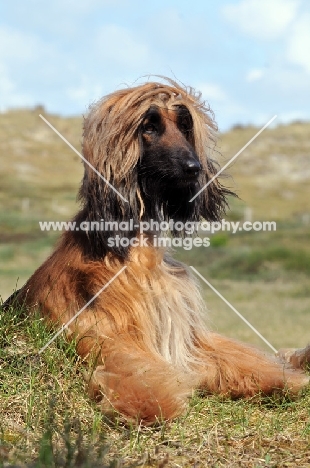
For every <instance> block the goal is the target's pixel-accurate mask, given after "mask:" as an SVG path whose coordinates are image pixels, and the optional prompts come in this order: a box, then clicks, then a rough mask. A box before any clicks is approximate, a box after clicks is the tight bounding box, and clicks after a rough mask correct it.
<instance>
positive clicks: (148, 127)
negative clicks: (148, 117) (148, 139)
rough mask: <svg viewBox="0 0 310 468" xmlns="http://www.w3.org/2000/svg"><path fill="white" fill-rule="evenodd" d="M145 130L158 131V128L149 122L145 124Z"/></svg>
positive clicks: (146, 131) (147, 131)
mask: <svg viewBox="0 0 310 468" xmlns="http://www.w3.org/2000/svg"><path fill="white" fill-rule="evenodd" d="M143 132H144V133H156V132H157V128H156V126H155V125H154V124H152V123H147V124H145V125H144V126H143Z"/></svg>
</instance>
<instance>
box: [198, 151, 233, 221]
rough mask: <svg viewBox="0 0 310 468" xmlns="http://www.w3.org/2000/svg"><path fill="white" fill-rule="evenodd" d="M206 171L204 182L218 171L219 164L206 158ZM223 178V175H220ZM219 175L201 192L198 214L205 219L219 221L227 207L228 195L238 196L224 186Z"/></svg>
mask: <svg viewBox="0 0 310 468" xmlns="http://www.w3.org/2000/svg"><path fill="white" fill-rule="evenodd" d="M207 165H208V171H207V174H206V182H205V183H208V181H209V180H211V179H212V178H213V177H214V176H215V175H216V174H217V172H218V171H219V169H220V167H219V165H218V164H217V163H216V162H215V161H213V160H211V159H208V163H207ZM219 177H221V178H223V177H225V175H222V174H221V175H220V176H219ZM219 177H217V178H216V179H214V180H213V181H212V182H211V183H210V184H209V185H208V186H207V187H206V188H205V190H204V191H203V192H202V194H201V196H202V201H201V209H200V215H201V216H202V217H203V218H204V219H206V220H207V221H219V220H220V219H221V218H222V216H223V215H224V214H225V213H226V210H227V209H228V208H229V204H228V199H227V198H228V197H238V195H237V194H236V193H234V192H233V191H232V190H230V189H228V188H226V187H224V186H223V185H222V184H221V182H220V181H219Z"/></svg>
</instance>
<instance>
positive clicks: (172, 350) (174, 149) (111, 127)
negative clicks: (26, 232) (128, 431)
mask: <svg viewBox="0 0 310 468" xmlns="http://www.w3.org/2000/svg"><path fill="white" fill-rule="evenodd" d="M215 139H216V124H215V123H214V117H213V114H212V112H211V110H210V108H209V107H208V105H207V104H205V102H204V101H203V100H202V98H201V95H200V94H199V93H197V92H195V91H194V89H192V88H186V87H184V86H183V85H182V86H181V85H180V84H178V83H176V82H175V81H173V80H169V79H164V80H163V82H147V83H145V84H143V85H139V86H135V87H132V88H127V89H122V90H118V91H116V92H114V93H112V94H110V95H108V96H106V97H104V98H103V99H101V100H100V101H99V102H97V103H96V104H94V105H92V106H91V107H90V111H89V113H88V115H87V116H86V118H85V119H84V132H83V143H82V148H83V156H84V158H85V160H86V162H85V164H84V166H85V167H84V168H85V173H84V178H83V181H82V184H81V188H80V191H79V198H80V200H81V203H82V208H81V210H80V211H79V212H78V213H77V215H76V216H75V218H74V221H75V223H76V226H81V225H82V223H84V226H85V223H86V226H88V227H89V226H91V225H92V224H91V223H98V222H103V221H104V222H105V223H107V225H108V229H103V230H101V229H90V228H87V229H76V230H75V231H67V232H65V233H64V234H63V235H62V237H61V239H60V242H59V244H58V246H57V247H56V249H55V251H54V253H53V254H52V255H51V256H50V257H49V258H48V259H47V260H46V261H45V263H43V265H42V266H40V267H39V268H38V270H37V271H36V272H35V273H34V274H33V276H32V277H31V278H30V279H29V280H28V282H27V283H26V284H25V285H24V286H23V287H22V289H21V290H19V291H18V292H17V294H16V295H15V297H14V302H18V303H19V304H22V305H24V306H26V308H27V310H29V313H31V310H33V309H39V310H40V312H41V314H42V315H43V316H44V317H45V318H46V321H47V322H49V323H53V324H54V325H56V326H57V327H61V326H63V325H65V324H68V322H69V321H70V325H69V326H68V327H67V329H66V330H65V332H64V333H65V334H66V336H67V338H68V339H69V340H70V339H74V340H75V341H76V347H77V351H78V353H79V354H80V356H81V357H82V358H83V359H84V360H85V361H88V362H90V363H91V369H92V370H91V372H90V373H89V374H88V377H87V385H88V391H89V394H90V395H91V397H92V398H94V399H95V400H96V401H97V402H98V404H99V405H100V406H101V408H102V411H103V412H105V413H106V414H108V415H112V414H115V412H117V413H118V414H121V415H122V416H123V417H124V418H125V419H126V420H127V421H136V422H139V423H141V424H152V423H155V422H156V421H160V420H170V419H173V418H175V417H177V416H178V415H180V414H181V413H182V411H184V408H185V407H186V404H187V401H188V398H189V397H190V396H191V395H192V392H193V390H198V391H200V393H201V394H204V395H208V394H220V395H225V396H230V397H232V398H239V397H245V398H249V397H252V396H254V395H256V394H259V393H262V394H265V395H270V394H272V393H274V392H283V393H284V392H289V393H290V394H292V395H294V394H298V392H299V391H300V390H301V389H302V388H304V387H305V386H306V385H307V384H308V382H309V378H308V377H307V375H306V374H305V373H304V372H303V371H302V370H295V369H293V368H292V366H290V365H289V364H287V363H285V362H284V360H283V359H280V358H276V357H273V356H269V355H266V354H265V353H263V352H261V351H259V350H257V349H254V348H252V347H250V346H248V345H245V344H242V343H239V342H237V341H235V340H232V339H229V338H225V337H224V336H221V335H219V334H217V333H214V332H212V331H210V330H209V329H208V328H207V326H206V324H205V320H204V317H205V308H204V304H203V301H202V298H201V295H200V292H199V287H198V285H197V283H196V281H195V279H194V278H193V275H192V274H191V272H190V271H189V269H188V268H187V267H186V266H185V265H183V264H182V263H180V262H178V261H176V260H174V259H173V258H172V256H171V255H170V252H169V250H168V249H165V248H162V247H158V246H157V245H156V243H155V240H156V239H157V238H158V236H160V235H161V234H162V232H161V230H160V227H158V226H160V223H162V222H166V223H170V224H169V226H172V228H171V239H175V238H182V236H184V235H185V233H184V231H182V230H177V229H175V228H174V226H176V223H177V222H179V223H183V224H185V223H186V222H199V221H200V220H201V219H205V220H208V221H216V220H219V219H220V218H221V215H222V214H223V212H225V209H226V208H227V197H228V196H229V195H233V193H232V192H231V191H230V190H228V189H227V188H225V187H224V186H223V185H222V184H221V183H220V182H219V179H218V178H215V179H214V180H213V181H212V183H209V184H208V185H207V187H205V186H206V184H207V183H208V182H209V181H211V179H213V177H214V176H215V175H216V173H217V171H218V167H217V165H216V163H215V162H214V161H213V160H212V158H211V156H212V148H213V147H214V145H215ZM204 187H205V188H204ZM202 188H204V190H202V191H201V189H202ZM198 193H199V194H198ZM194 197H195V198H194ZM171 220H173V222H174V224H173V225H172V224H171ZM115 222H117V223H115ZM146 222H149V223H150V224H152V222H153V224H154V226H155V227H154V226H153V227H152V226H151V227H150V229H148V230H147V231H144V232H141V228H140V226H141V223H146ZM121 223H123V224H122V226H123V228H122V229H121V228H120V226H121ZM130 223H131V227H132V226H133V228H130ZM156 223H157V224H156ZM116 240H117V241H116ZM124 267H125V268H124ZM122 269H123V270H122ZM105 285H107V287H106V288H104V287H105ZM102 288H104V289H103V290H102ZM101 290H102V291H101ZM99 291H101V293H100V294H99V295H97V293H98V292H99ZM96 295H97V296H96ZM94 297H95V299H94V300H93V301H92V298H94ZM91 301H92V302H91ZM9 303H10V301H9V302H7V304H6V305H7V306H8V305H9ZM88 303H89V306H88V307H87V308H86V309H85V310H83V312H81V313H80V314H78V315H77V312H78V311H79V310H81V308H83V307H84V306H85V304H88ZM308 351H309V350H308ZM293 364H295V365H296V367H298V366H299V364H300V363H299V364H296V363H293Z"/></svg>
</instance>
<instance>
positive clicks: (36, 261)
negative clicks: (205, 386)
mask: <svg viewBox="0 0 310 468" xmlns="http://www.w3.org/2000/svg"><path fill="white" fill-rule="evenodd" d="M40 112H41V113H43V114H44V112H43V110H42V109H40ZM38 114H39V111H38V112H36V111H31V110H23V111H11V112H7V113H5V114H0V149H1V155H2V156H1V167H0V177H1V186H0V226H1V229H0V294H1V296H2V298H3V299H6V297H7V296H8V295H9V294H10V293H11V292H12V290H13V289H14V288H15V287H16V284H17V287H19V286H21V285H22V284H23V283H24V281H25V280H26V279H27V278H28V277H29V276H30V275H31V273H32V272H33V271H34V270H35V268H36V267H37V266H39V265H40V264H41V263H42V261H44V259H45V258H46V257H47V256H48V255H49V253H50V252H51V250H52V248H53V245H54V244H55V242H56V241H57V238H58V237H59V233H57V232H41V231H40V230H39V225H38V222H39V221H43V220H60V221H61V220H68V219H70V218H71V217H72V215H73V214H74V213H75V212H76V211H77V202H76V193H77V190H78V187H79V183H80V179H81V177H82V164H81V162H80V160H79V157H78V156H77V155H76V154H75V153H74V152H72V150H71V149H70V148H68V147H67V146H66V144H65V143H64V142H63V141H62V140H60V139H59V137H58V136H57V135H56V134H54V133H53V132H52V130H51V129H49V128H48V127H47V126H46V124H45V123H44V122H43V121H42V120H41V119H40V117H39V115H38ZM45 117H47V118H48V120H49V121H50V122H51V123H52V124H53V125H54V126H55V127H56V128H57V130H59V131H60V132H61V133H62V134H63V135H64V136H65V138H67V139H68V140H69V141H70V143H72V144H73V145H74V146H75V147H76V148H77V149H78V150H79V149H80V139H81V127H82V120H81V119H80V118H61V117H59V116H55V115H50V116H45ZM309 130H310V124H309V123H302V122H295V123H292V124H291V125H289V126H278V127H276V128H273V129H267V130H266V131H264V132H263V133H262V134H261V135H260V136H259V138H258V139H257V140H255V141H254V142H253V144H252V145H250V146H249V147H248V148H247V149H246V150H245V151H244V152H243V153H242V154H241V155H240V156H239V157H238V159H237V160H236V161H235V163H234V164H233V166H232V167H230V168H229V170H228V172H229V173H230V174H231V175H232V177H230V178H226V179H224V180H223V182H224V183H226V184H228V185H230V187H231V188H232V189H233V190H236V191H237V193H238V194H239V196H240V199H233V200H230V204H231V211H230V212H229V213H227V219H229V220H233V221H236V220H239V221H242V220H243V219H244V217H245V218H248V217H250V218H251V219H252V220H253V221H255V220H275V221H276V222H277V230H276V231H275V232H254V231H252V232H245V231H241V232H239V231H238V232H237V233H236V234H232V233H231V232H220V233H216V234H214V235H211V236H210V243H211V245H210V247H200V248H194V249H192V250H189V251H184V250H177V251H176V256H177V257H178V258H180V259H181V260H182V261H184V262H185V263H187V264H188V265H193V266H194V267H195V268H197V270H198V271H199V272H200V273H201V274H202V275H203V276H205V277H206V278H207V279H208V280H209V281H210V282H211V283H212V285H213V286H214V287H215V288H216V289H217V290H218V291H219V292H220V293H221V294H222V295H223V296H224V297H225V298H226V299H227V300H228V301H229V302H230V303H231V304H233V305H234V307H236V309H237V310H238V311H239V312H240V313H242V314H243V315H244V316H245V317H246V318H247V319H248V320H249V321H250V322H251V323H252V324H253V325H254V326H256V328H257V329H258V330H259V331H260V332H261V333H262V334H263V335H264V336H265V337H266V338H267V339H268V340H269V341H270V342H271V343H272V344H273V346H275V347H286V346H298V347H299V346H304V345H306V344H307V343H308V341H309V313H310V299H309V297H310V286H309V276H310V246H309V228H310V196H309V195H310V184H309V181H310V164H309V162H310V161H309V158H310V156H309V149H310V139H309ZM256 132H257V129H256V128H253V127H241V126H236V128H234V129H232V130H231V131H230V132H227V133H226V134H224V135H220V138H219V143H218V147H219V151H220V154H219V155H218V156H217V157H219V158H220V163H221V164H222V165H223V164H224V163H225V162H227V161H228V160H229V159H230V158H231V157H232V156H233V155H234V154H236V153H237V151H239V149H240V148H241V147H242V146H244V145H245V144H246V143H247V141H248V140H249V139H250V138H251V137H252V136H253V135H254V134H255V133H256ZM201 286H202V292H203V295H204V297H205V299H206V302H207V304H208V309H209V323H210V327H212V328H214V329H215V330H217V331H219V332H221V333H224V334H227V335H229V336H232V337H235V338H239V339H242V340H244V341H247V342H251V343H253V344H254V345H258V346H261V347H263V348H264V347H265V345H264V344H262V343H261V342H260V339H259V338H258V337H256V336H255V335H254V334H253V332H252V331H251V330H250V329H248V328H247V326H246V325H245V324H243V323H242V322H240V319H239V318H238V317H236V316H235V315H234V314H233V313H232V312H231V310H230V309H229V308H228V307H227V305H226V304H225V303H224V302H223V301H222V300H221V299H220V298H219V297H217V296H216V295H215V294H214V293H213V292H212V291H211V290H210V289H209V288H208V287H207V286H205V285H204V284H202V285H201ZM53 332H54V330H51V329H48V328H47V327H46V326H45V324H44V322H43V321H42V319H41V318H40V317H39V316H36V315H34V316H31V317H29V316H28V317H27V316H25V314H24V313H23V311H22V310H19V309H18V308H16V307H13V308H12V309H11V310H9V311H7V312H0V467H1V466H3V467H14V466H15V467H20V468H22V467H27V468H34V467H67V468H69V467H78V466H80V467H82V468H86V467H94V468H96V467H106V468H108V467H110V468H112V467H114V468H115V467H138V466H144V467H175V468H177V467H196V468H198V467H206V466H208V467H227V466H229V467H242V466H244V467H249V468H251V467H253V468H254V467H282V466H283V467H289V466H300V467H306V466H310V445H309V440H310V439H309V434H310V417H309V403H310V391H306V392H305V394H304V395H303V397H302V398H300V399H297V400H296V401H290V400H289V399H283V400H282V401H279V400H266V399H263V398H258V399H256V400H255V401H229V400H225V399H221V398H218V397H214V396H212V397H208V398H202V397H201V396H200V395H193V397H192V398H191V400H190V401H189V405H188V409H187V412H186V413H185V414H184V415H183V416H182V417H180V418H179V419H177V420H175V421H172V422H167V423H164V424H158V426H154V427H148V428H143V427H139V426H135V425H132V426H130V425H125V424H124V421H122V419H121V418H119V417H117V416H116V418H115V419H114V420H113V421H108V420H107V419H106V418H105V417H104V416H103V415H102V414H101V413H100V411H99V409H98V408H97V406H96V403H95V402H93V401H91V400H90V399H89V398H88V396H87V393H86V392H85V388H84V382H83V377H82V375H83V372H84V371H85V363H83V362H82V361H81V359H80V358H79V356H77V354H76V353H75V350H74V344H73V343H71V344H68V343H66V341H65V339H64V337H63V336H60V337H59V338H58V339H57V340H56V341H55V342H53V343H52V344H51V346H49V347H48V348H47V349H46V351H45V352H44V353H42V354H40V355H39V354H38V350H39V349H40V348H41V347H42V346H44V344H46V343H47V342H48V340H49V338H50V337H51V336H52V334H53ZM266 350H267V349H266Z"/></svg>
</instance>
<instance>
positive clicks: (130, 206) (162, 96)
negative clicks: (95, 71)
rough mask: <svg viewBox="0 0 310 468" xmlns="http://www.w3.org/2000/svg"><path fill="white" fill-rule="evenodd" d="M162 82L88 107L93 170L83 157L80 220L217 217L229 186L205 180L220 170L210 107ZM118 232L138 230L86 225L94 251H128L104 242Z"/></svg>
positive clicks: (86, 144) (86, 147)
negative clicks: (104, 229) (103, 229)
mask: <svg viewBox="0 0 310 468" xmlns="http://www.w3.org/2000/svg"><path fill="white" fill-rule="evenodd" d="M166 81H167V84H161V83H146V84H144V85H142V86H137V87H135V88H128V89H124V90H121V91H116V92H115V93H113V94H111V95H108V96H106V97H104V98H103V99H102V100H101V101H99V102H98V103H96V104H95V105H94V106H92V107H91V109H90V113H89V115H88V116H87V117H86V119H85V122H84V136H83V154H84V157H85V158H86V159H87V161H88V162H89V163H90V164H91V166H93V168H95V170H96V171H94V170H93V169H92V168H91V167H89V166H88V165H86V164H85V175H84V179H83V183H82V186H81V190H80V198H81V199H82V200H83V203H84V210H83V212H82V214H83V217H84V219H85V220H88V221H100V220H101V219H103V220H104V221H105V222H111V221H116V222H118V223H119V222H121V221H125V222H129V220H132V224H133V225H138V224H139V221H141V220H150V219H153V220H157V221H161V220H169V219H173V220H174V221H184V222H185V221H199V219H200V218H205V219H207V220H209V221H214V220H218V219H219V218H220V217H221V214H222V212H223V210H225V207H226V205H227V202H226V196H227V195H228V194H230V193H231V192H230V191H229V190H227V189H225V188H224V187H223V186H222V185H221V184H220V182H219V180H218V179H217V178H216V179H215V180H213V181H212V183H210V184H208V182H209V181H210V180H211V179H212V178H213V176H214V175H215V174H216V172H217V171H218V168H217V167H216V166H215V163H214V162H213V161H212V159H211V157H210V156H211V154H212V150H213V149H214V146H215V132H216V125H215V123H214V120H213V114H212V112H211V111H210V108H209V107H208V106H206V104H205V103H204V102H203V101H202V100H201V97H200V95H199V94H197V93H195V92H194V90H193V89H191V88H188V89H185V88H183V87H181V86H179V85H178V84H177V83H176V82H174V81H171V80H166ZM98 173H99V174H101V175H102V176H103V178H104V179H105V180H104V179H103V178H101V177H99V175H98ZM107 182H108V183H107ZM207 184H208V185H207ZM111 185H112V186H113V188H114V189H115V190H113V189H112V188H111ZM206 185H207V186H206ZM205 186H206V187H205ZM203 187H205V188H204V190H202V191H201V193H199V195H198V196H197V197H196V198H195V199H193V197H195V195H196V194H197V193H198V192H199V191H200V190H201V189H202V188H203ZM192 199H193V200H192ZM191 200H192V201H191ZM116 234H118V235H120V236H121V237H127V238H128V237H133V236H135V235H136V232H135V231H130V232H126V230H121V231H117V232H116V230H115V229H114V230H110V231H108V232H98V231H96V232H89V233H88V236H89V238H90V242H91V244H92V251H93V254H94V255H99V256H100V255H102V254H104V253H106V251H107V250H113V251H114V253H116V254H118V255H123V256H124V255H126V252H127V250H128V249H126V248H123V247H119V248H115V247H114V248H112V249H109V248H108V247H107V238H108V237H111V236H115V235H116Z"/></svg>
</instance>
